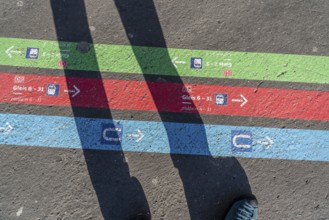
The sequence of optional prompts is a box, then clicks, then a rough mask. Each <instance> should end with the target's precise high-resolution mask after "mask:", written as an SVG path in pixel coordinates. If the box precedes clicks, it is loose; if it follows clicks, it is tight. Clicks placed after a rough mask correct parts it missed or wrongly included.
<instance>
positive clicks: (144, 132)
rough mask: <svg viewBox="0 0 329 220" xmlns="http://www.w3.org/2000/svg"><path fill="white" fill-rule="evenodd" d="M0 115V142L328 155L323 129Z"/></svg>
mask: <svg viewBox="0 0 329 220" xmlns="http://www.w3.org/2000/svg"><path fill="white" fill-rule="evenodd" d="M0 119H1V125H0V144H1V145H18V146H37V147H59V148H83V149H99V150H123V151H133V152H157V153H177V154H193V155H212V156H239V157H250V158H273V159H289V160H313V161H329V131H327V130H301V129H280V128H263V127H246V126H225V125H198V124H188V123H162V122H150V121H133V120H111V119H90V118H71V117H61V116H41V115H18V114H0ZM168 137H169V138H168Z"/></svg>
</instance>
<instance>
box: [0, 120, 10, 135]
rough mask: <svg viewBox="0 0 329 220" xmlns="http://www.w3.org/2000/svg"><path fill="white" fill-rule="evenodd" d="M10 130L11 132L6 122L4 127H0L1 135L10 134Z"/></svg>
mask: <svg viewBox="0 0 329 220" xmlns="http://www.w3.org/2000/svg"><path fill="white" fill-rule="evenodd" d="M11 130H13V127H12V126H11V125H10V124H9V123H8V122H6V125H5V126H4V127H0V132H3V133H9V132H11Z"/></svg>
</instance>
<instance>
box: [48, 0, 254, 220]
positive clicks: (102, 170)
mask: <svg viewBox="0 0 329 220" xmlns="http://www.w3.org/2000/svg"><path fill="white" fill-rule="evenodd" d="M114 2H115V4H116V6H117V9H118V12H119V15H120V17H121V20H122V23H123V25H124V28H125V31H126V34H127V36H128V38H129V40H130V44H131V45H132V48H133V52H134V55H135V57H136V59H137V61H138V63H139V65H140V67H141V69H142V71H143V75H144V78H145V81H146V82H147V85H148V87H149V90H150V92H151V94H152V97H153V101H154V103H155V105H156V106H157V108H158V110H159V115H160V118H161V120H162V122H163V125H164V127H165V129H166V131H167V138H168V141H169V144H170V150H171V158H172V161H173V164H174V165H175V167H176V168H177V169H178V171H179V174H180V178H181V180H182V183H183V187H184V191H185V196H186V200H187V205H188V209H189V213H190V218H191V219H214V218H218V219H221V218H223V215H224V211H225V210H226V208H227V207H228V205H229V204H230V202H231V201H232V199H233V198H235V197H236V196H239V195H241V194H245V193H250V191H251V190H250V186H249V184H248V179H247V177H246V175H245V173H244V171H243V169H242V167H241V165H240V164H239V162H238V161H237V160H236V159H235V158H213V157H211V153H210V151H209V148H208V141H207V136H206V131H205V127H204V125H203V120H202V118H201V116H200V114H199V112H198V110H197V108H196V106H195V105H194V103H193V102H191V104H190V107H191V109H194V110H192V111H191V112H189V113H168V112H166V111H165V110H166V106H165V105H164V102H163V100H162V99H161V98H162V97H163V96H162V95H161V93H162V91H159V88H158V87H157V86H156V84H155V82H159V81H160V82H163V83H165V82H169V81H174V82H175V83H177V84H179V85H180V86H179V87H178V88H179V90H180V91H171V94H170V95H169V97H170V96H171V95H172V96H175V95H177V93H178V92H181V89H183V88H184V83H183V81H182V79H181V78H180V77H179V74H178V72H177V70H176V68H175V67H174V65H173V64H172V62H171V58H170V56H169V53H168V51H167V46H166V42H165V39H164V35H163V32H162V28H161V25H160V22H159V18H158V16H157V12H156V9H155V6H154V3H153V1H152V0H143V1H132V0H114ZM51 7H52V10H53V16H54V22H55V27H56V32H57V38H58V41H69V42H78V44H77V50H78V51H79V52H80V53H88V54H89V56H88V59H89V60H88V63H89V64H92V65H93V66H94V68H93V69H94V70H96V71H93V72H92V74H91V75H90V77H93V78H97V79H98V80H97V81H94V84H92V85H90V87H93V88H97V97H95V98H97V100H98V102H99V103H100V104H101V106H103V109H102V111H101V113H100V112H99V110H97V109H94V115H93V117H96V118H97V117H98V116H99V117H102V118H107V119H108V122H107V123H106V124H105V125H103V126H105V127H106V126H107V128H109V129H116V128H119V125H117V124H116V123H114V121H113V117H112V114H111V106H109V105H108V99H107V97H106V92H105V88H104V85H103V82H102V75H101V73H100V71H99V68H98V62H97V58H96V54H95V48H94V47H93V40H92V37H91V33H90V30H89V25H88V19H87V14H86V7H85V4H84V1H66V0H51ZM139 46H152V47H159V48H162V49H159V50H158V53H157V54H148V53H147V52H145V51H146V50H145V49H144V48H143V47H139ZM66 49H67V48H66V47H65V44H60V50H61V51H62V50H63V51H64V50H66ZM70 59H71V60H75V59H74V57H71V58H70ZM151 59H152V60H158V64H157V65H154V66H150V62H149V60H151ZM69 62H70V61H69ZM75 65H76V64H75ZM81 65H84V63H81ZM162 71H163V72H162ZM64 72H65V76H66V82H67V86H68V88H69V89H74V87H73V86H74V85H75V83H78V82H79V79H80V78H77V77H72V76H76V74H75V73H74V71H70V70H68V69H65V68H64ZM152 74H153V75H152ZM154 74H160V75H161V77H159V76H157V75H154ZM168 74H169V75H171V76H170V77H169V76H166V75H168ZM184 92H185V93H186V94H187V95H188V91H184ZM70 101H71V105H72V111H73V115H74V117H75V123H76V127H77V130H78V132H79V137H80V141H81V146H82V148H83V152H84V156H85V160H86V164H87V167H88V171H89V175H90V179H91V182H92V184H93V187H94V189H95V192H96V195H97V198H98V201H99V205H100V208H101V211H102V215H103V217H104V219H127V218H128V217H129V216H131V214H134V213H141V212H144V213H149V212H150V211H149V206H148V203H147V201H146V197H145V194H144V191H143V189H142V187H141V185H140V183H139V182H138V180H137V179H136V178H133V177H131V176H130V173H129V167H128V165H127V163H126V161H125V157H124V153H123V151H122V147H121V145H120V141H118V142H116V143H115V145H116V148H115V149H116V150H117V151H116V152H113V151H97V150H90V148H92V146H89V145H88V143H89V142H88V141H87V138H88V137H90V136H92V134H91V133H94V132H99V133H101V128H100V130H99V131H92V130H90V129H89V128H88V125H87V124H85V121H84V120H81V118H79V117H84V116H85V115H86V117H87V116H89V115H90V114H86V112H87V110H86V109H85V108H81V107H79V105H78V103H76V99H75V98H74V97H71V98H70ZM78 116H79V117H78ZM178 118H179V120H181V118H184V120H183V121H185V122H187V123H193V124H197V125H199V126H193V127H194V129H190V128H189V126H185V127H184V126H183V127H182V126H173V124H172V123H168V122H175V121H177V120H178ZM177 129H180V133H181V131H182V129H183V131H184V136H183V137H182V136H180V137H178V136H177V135H175V134H176V133H177ZM111 134H112V137H111V138H113V139H117V140H119V139H120V137H119V136H118V134H117V133H115V132H112V133H111ZM112 145H113V143H112ZM111 147H112V149H113V146H111ZM186 152H190V153H193V152H198V153H199V154H202V155H205V156H192V155H184V153H186ZM175 218H176V217H175V213H168V215H166V219H175Z"/></svg>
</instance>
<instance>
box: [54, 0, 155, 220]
mask: <svg viewBox="0 0 329 220" xmlns="http://www.w3.org/2000/svg"><path fill="white" fill-rule="evenodd" d="M51 7H52V11H53V17H54V22H55V28H56V32H57V39H58V41H71V42H79V44H78V46H77V50H78V51H80V52H81V53H87V52H88V53H89V54H90V56H89V59H92V62H91V63H94V64H95V66H97V67H98V62H97V58H96V54H95V50H94V48H93V40H92V36H91V33H90V31H89V25H88V19H87V14H86V7H85V4H84V1H66V0H51ZM60 49H62V48H60ZM63 49H65V48H63ZM64 71H65V76H66V81H67V84H68V87H69V88H72V86H73V85H74V83H75V81H78V80H79V78H71V77H69V76H70V71H69V70H66V69H64ZM92 77H95V78H99V79H101V78H102V76H101V73H100V72H99V71H95V72H93V76H92ZM90 86H91V87H93V88H97V91H98V93H97V97H95V98H97V100H98V102H99V103H101V104H102V105H103V106H107V107H106V110H105V111H102V117H103V118H107V119H108V124H106V125H105V126H108V127H109V128H113V127H114V126H116V125H114V123H113V121H112V114H111V110H110V109H111V106H109V105H108V101H107V97H106V93H105V89H104V86H103V83H102V80H98V81H97V82H96V83H95V84H94V85H90ZM70 101H71V105H72V110H73V114H74V116H81V115H83V113H81V109H79V108H76V107H73V106H76V104H75V99H74V97H73V98H72V97H71V99H70ZM95 114H97V112H95ZM75 123H76V127H77V130H78V132H79V136H80V141H81V146H82V148H83V152H84V156H85V160H86V164H87V167H88V171H89V175H90V179H91V182H92V184H93V187H94V189H95V191H96V194H97V197H98V201H99V205H100V208H101V211H102V214H103V217H104V219H126V218H127V217H128V216H129V214H131V213H137V212H141V211H143V212H149V207H148V203H147V200H146V198H145V195H144V191H143V189H142V187H141V185H140V183H139V181H138V180H137V179H136V178H134V177H131V176H130V174H129V167H128V164H127V163H126V161H125V157H124V154H123V151H122V149H121V146H120V145H118V146H117V150H118V152H109V151H96V150H90V149H89V148H90V147H91V146H88V145H87V141H86V138H85V137H91V136H92V134H89V133H88V132H99V133H100V137H101V130H100V131H90V130H89V129H88V128H87V125H86V124H84V123H83V122H82V121H81V120H79V118H78V117H75ZM100 129H101V128H100ZM113 134H115V133H114V132H113ZM113 138H119V137H118V136H116V137H115V136H113ZM119 143H120V142H119Z"/></svg>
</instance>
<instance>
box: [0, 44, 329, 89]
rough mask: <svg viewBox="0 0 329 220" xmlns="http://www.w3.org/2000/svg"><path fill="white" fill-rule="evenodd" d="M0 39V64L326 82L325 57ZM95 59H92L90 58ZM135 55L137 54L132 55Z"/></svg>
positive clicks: (328, 79)
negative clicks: (81, 48) (85, 46)
mask: <svg viewBox="0 0 329 220" xmlns="http://www.w3.org/2000/svg"><path fill="white" fill-rule="evenodd" d="M77 46H78V43H73V42H57V41H45V40H32V39H17V38H0V65H8V66H22V67H33V68H49V69H62V68H66V69H71V70H92V71H103V72H124V73H135V74H142V73H143V74H155V75H171V76H177V75H179V76H186V77H208V78H232V79H247V80H271V81H286V82H304V83H321V84H328V83H329V73H328V70H329V57H324V56H306V55H290V54H270V53H250V52H230V51H211V50H189V49H174V48H169V49H165V48H155V47H137V46H136V47H135V46H133V47H132V46H126V45H106V44H94V45H92V46H91V47H90V50H89V52H86V53H82V52H80V51H78V50H77ZM95 57H96V58H97V61H96V59H95ZM136 57H137V58H136Z"/></svg>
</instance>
